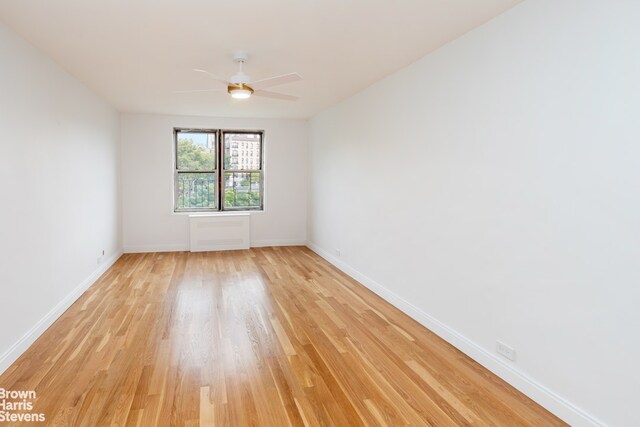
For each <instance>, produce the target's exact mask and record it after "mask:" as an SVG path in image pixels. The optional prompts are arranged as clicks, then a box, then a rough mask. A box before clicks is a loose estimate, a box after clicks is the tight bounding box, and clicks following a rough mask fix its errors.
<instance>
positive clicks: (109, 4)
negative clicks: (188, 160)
mask: <svg viewBox="0 0 640 427" xmlns="http://www.w3.org/2000/svg"><path fill="white" fill-rule="evenodd" d="M519 1H520V0H396V1H392V0H268V1H267V0H91V1H87V0H55V1H52V0H2V1H0V19H1V20H2V21H3V22H4V23H5V24H6V25H8V26H9V27H10V28H12V29H13V30H15V31H16V32H17V33H19V34H20V35H21V36H23V37H24V38H26V39H27V40H28V41H30V42H31V43H32V44H34V45H35V46H37V47H38V48H40V49H41V50H42V51H44V52H45V53H46V54H48V55H49V56H50V57H52V58H53V59H54V60H55V61H57V62H58V63H59V64H61V65H62V66H63V67H64V68H66V69H67V70H68V71H69V72H70V73H71V74H73V75H75V76H76V77H77V78H79V79H80V80H81V81H82V82H84V83H85V84H86V85H87V86H89V87H90V88H92V89H93V90H94V91H95V92H97V93H98V94H100V95H101V96H102V97H103V98H105V99H106V100H107V101H109V102H110V103H111V104H112V105H113V106H114V107H116V108H117V109H118V110H120V111H123V112H149V113H163V114H185V115H203V116H235V117H300V118H306V117H311V116H312V115H314V114H315V113H317V112H319V111H321V110H322V109H324V108H326V107H328V106H330V105H332V104H334V103H336V102H338V101H340V100H342V99H344V98H346V97H348V96H349V95H352V94H354V93H356V92H358V91H360V90H362V89H363V88H365V87H367V86H368V85H370V84H372V83H374V82H376V81H377V80H380V79H381V78H383V77H384V76H386V75H388V74H390V73H392V72H394V71H396V70H398V69H400V68H402V67H403V66H406V65H408V64H410V63H411V62H413V61H415V60H417V59H418V58H420V57H422V56H424V55H426V54H427V53H429V52H431V51H433V50H434V49H437V48H438V47H440V46H442V45H443V44H445V43H447V42H448V41H450V40H452V39H454V38H456V37H458V36H460V35H462V34H464V33H465V32H467V31H469V30H471V29H473V28H475V27H477V26H478V25H480V24H482V23H484V22H486V21H488V20H489V19H491V18H493V17H494V16H496V15H498V14H500V13H501V12H503V11H505V10H507V9H508V8H510V7H511V6H513V5H515V4H516V3H519ZM237 49H243V50H246V51H247V52H249V55H250V59H249V63H248V64H247V66H246V71H247V73H248V74H249V75H250V76H251V77H252V78H253V79H254V80H257V79H261V78H264V77H270V76H274V75H279V74H284V73H289V72H294V71H295V72H298V73H299V74H300V75H302V77H303V80H302V81H300V82H296V83H291V84H288V85H283V86H278V87H274V88H270V90H273V91H278V92H283V93H287V94H292V95H296V96H299V97H300V98H301V99H300V100H299V101H297V102H286V101H278V100H270V99H265V98H257V97H253V98H251V99H250V100H246V101H233V100H231V99H230V97H229V96H228V95H226V94H225V93H201V94H173V93H171V92H172V91H175V90H181V89H200V88H212V87H215V82H212V81H210V80H207V77H206V76H204V75H202V74H198V73H195V72H193V71H191V69H192V68H204V69H207V70H210V71H212V72H214V73H216V74H219V75H222V76H223V77H228V76H230V75H231V74H233V72H234V70H235V64H233V63H232V61H231V57H232V51H234V50H237Z"/></svg>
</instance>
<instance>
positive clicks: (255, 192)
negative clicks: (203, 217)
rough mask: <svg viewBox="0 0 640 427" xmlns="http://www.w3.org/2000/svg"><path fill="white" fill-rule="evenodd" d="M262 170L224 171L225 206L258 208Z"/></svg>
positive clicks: (260, 202)
mask: <svg viewBox="0 0 640 427" xmlns="http://www.w3.org/2000/svg"><path fill="white" fill-rule="evenodd" d="M261 176H262V172H225V174H224V206H225V208H259V207H260V206H261V205H262V200H260V193H261V191H260V181H261V179H260V178H261Z"/></svg>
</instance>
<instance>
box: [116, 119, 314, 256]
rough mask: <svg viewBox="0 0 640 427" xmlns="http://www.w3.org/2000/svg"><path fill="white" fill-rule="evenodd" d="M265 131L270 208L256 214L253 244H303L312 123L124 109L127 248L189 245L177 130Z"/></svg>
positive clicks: (139, 249) (184, 247) (145, 249)
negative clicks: (178, 192) (178, 199)
mask: <svg viewBox="0 0 640 427" xmlns="http://www.w3.org/2000/svg"><path fill="white" fill-rule="evenodd" d="M174 127H188V128H208V129H256V130H264V131H265V158H264V161H265V210H264V212H254V213H252V214H251V244H252V246H267V245H294V244H295V245H301V244H304V243H305V242H306V200H307V185H306V181H307V144H308V136H309V135H308V122H307V121H304V120H268V119H232V118H207V117H186V116H164V115H152V114H122V115H121V139H122V179H123V224H124V232H123V235H124V249H125V251H126V252H150V251H163V250H187V249H188V248H189V217H188V214H186V213H174V212H173V167H174V166H173V157H172V156H173V128H174Z"/></svg>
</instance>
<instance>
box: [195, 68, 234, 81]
mask: <svg viewBox="0 0 640 427" xmlns="http://www.w3.org/2000/svg"><path fill="white" fill-rule="evenodd" d="M193 71H195V72H196V73H202V74H206V75H207V76H209V77H211V78H212V79H213V80H215V81H217V82H220V83H222V84H225V85H226V84H229V82H228V80H227V79H223V78H222V77H219V76H216V75H215V74H213V73H210V72H209V71H207V70H201V69H200V68H194V69H193Z"/></svg>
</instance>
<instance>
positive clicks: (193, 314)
mask: <svg viewBox="0 0 640 427" xmlns="http://www.w3.org/2000/svg"><path fill="white" fill-rule="evenodd" d="M0 387H3V388H5V389H13V390H18V389H20V390H28V389H35V390H36V391H37V393H38V398H37V400H36V401H35V402H34V409H33V411H34V412H42V413H44V414H45V415H46V416H47V424H50V425H52V424H55V425H60V426H76V425H77V426H98V425H120V426H123V425H132V426H133V425H143V426H163V425H176V426H181V425H185V426H197V425H205V426H213V425H219V426H239V427H242V426H267V427H271V426H274V427H278V426H289V425H293V426H302V425H310V426H316V425H325V426H340V427H343V426H359V425H370V426H378V425H388V426H403V425H415V426H422V425H438V426H450V425H501V426H521V425H523V426H532V425H535V426H552V425H563V423H562V422H561V421H559V420H558V419H557V418H555V417H554V416H553V415H551V414H550V413H549V412H547V411H545V410H544V409H542V408H541V407H539V406H538V405H536V404H535V403H534V402H532V401H531V400H529V399H528V398H526V397H525V396H523V395H522V394H520V393H519V392H517V391H516V390H514V389H513V388H512V387H510V386H509V385H507V384H506V383H505V382H503V381H502V380H500V379H499V378H497V377H496V376H494V375H493V374H491V373H490V372H488V371H487V370H485V369H484V368H482V367H481V366H480V365H478V364H477V363H475V362H474V361H473V360H471V359H469V358H468V357H466V356H464V355H463V354H462V353H460V352H459V351H457V350H456V349H455V348H453V347H452V346H450V345H448V344H447V343H445V342H444V341H443V340H441V339H439V338H438V337H437V336H435V335H434V334H433V333H431V332H430V331H428V330H427V329H425V328H423V327H422V326H420V325H419V324H417V323H416V322H414V321H413V320H411V319H410V318H408V317H407V316H405V315H404V314H402V313H401V312H399V311H398V310H397V309H395V308H394V307H392V306H391V305H389V304H388V303H386V302H385V301H383V300H382V299H380V298H379V297H377V296H376V295H375V294H373V293H371V292H370V291H368V290H367V289H366V288H364V287H363V286H362V285H360V284H358V283H357V282H356V281H354V280H352V279H350V278H349V277H347V276H346V275H344V274H342V273H341V272H339V271H338V270H336V269H335V268H333V267H332V266H331V265H329V264H328V263H326V262H325V261H324V260H322V259H321V258H319V257H318V256H317V255H315V254H314V253H312V252H311V251H310V250H308V249H306V248H300V247H295V248H264V249H252V250H247V251H234V252H211V253H199V254H192V253H185V252H177V253H162V254H161V253H156V254H129V255H124V256H123V257H122V258H121V259H120V260H119V261H118V262H117V263H116V264H115V265H114V266H113V267H112V268H111V269H110V270H109V271H108V272H107V273H106V274H105V275H104V276H103V277H102V278H101V279H100V280H99V281H98V282H97V283H96V284H95V285H94V286H93V287H92V288H91V289H90V290H89V291H88V292H86V293H85V294H84V295H83V296H82V297H81V298H80V299H79V300H78V301H77V302H76V303H75V304H74V305H73V306H72V307H71V308H70V309H69V310H68V311H67V312H66V313H65V314H64V315H63V316H62V317H61V318H60V319H59V320H58V321H57V322H56V323H55V324H54V325H53V326H52V327H51V328H49V330H47V332H46V333H45V334H44V335H42V337H41V338H40V339H38V341H37V342H36V343H35V344H34V345H33V346H32V347H31V348H30V349H29V350H28V351H27V352H26V353H25V354H24V355H23V356H22V357H21V358H20V359H19V360H18V361H17V362H16V363H15V364H14V365H12V366H11V367H10V368H9V369H8V370H7V371H6V372H5V373H4V374H3V375H2V376H0ZM28 425H33V424H32V423H31V424H28Z"/></svg>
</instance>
